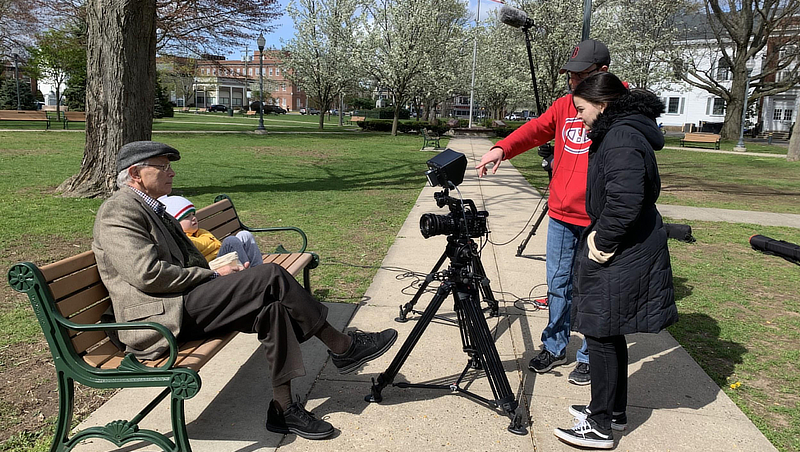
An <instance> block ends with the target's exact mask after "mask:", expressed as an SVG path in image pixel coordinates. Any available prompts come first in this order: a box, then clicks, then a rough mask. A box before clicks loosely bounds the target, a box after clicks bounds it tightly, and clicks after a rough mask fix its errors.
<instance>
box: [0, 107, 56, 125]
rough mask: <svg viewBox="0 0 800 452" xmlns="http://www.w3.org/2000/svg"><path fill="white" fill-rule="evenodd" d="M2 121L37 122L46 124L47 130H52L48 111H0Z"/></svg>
mask: <svg viewBox="0 0 800 452" xmlns="http://www.w3.org/2000/svg"><path fill="white" fill-rule="evenodd" d="M0 121H37V122H44V123H45V129H49V128H50V118H48V117H47V112H46V111H34V110H0Z"/></svg>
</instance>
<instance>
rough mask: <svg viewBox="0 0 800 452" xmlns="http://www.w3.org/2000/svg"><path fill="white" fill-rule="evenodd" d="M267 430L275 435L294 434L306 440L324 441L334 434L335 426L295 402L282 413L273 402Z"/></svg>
mask: <svg viewBox="0 0 800 452" xmlns="http://www.w3.org/2000/svg"><path fill="white" fill-rule="evenodd" d="M267 430H269V431H271V432H275V433H283V434H287V433H294V434H296V435H297V436H301V437H303V438H305V439H324V438H327V437H329V436H331V435H332V434H333V431H334V430H333V426H332V425H331V424H330V423H328V422H326V421H323V420H320V419H317V418H316V417H314V415H313V414H312V413H311V412H310V411H306V409H305V407H303V405H301V404H300V402H295V403H293V404H291V405H289V407H288V408H286V411H283V412H281V410H280V409H279V408H278V404H277V403H275V401H274V400H273V401H272V402H270V403H269V409H268V410H267Z"/></svg>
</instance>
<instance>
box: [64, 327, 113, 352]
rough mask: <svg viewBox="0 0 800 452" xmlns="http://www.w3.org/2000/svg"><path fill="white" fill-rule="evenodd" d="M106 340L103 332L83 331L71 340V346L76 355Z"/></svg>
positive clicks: (106, 337)
mask: <svg viewBox="0 0 800 452" xmlns="http://www.w3.org/2000/svg"><path fill="white" fill-rule="evenodd" d="M107 339H108V336H107V335H106V332H105V331H84V332H83V333H81V334H78V335H76V336H74V337H73V338H72V346H73V347H74V348H75V352H76V353H78V354H81V353H83V352H85V351H86V350H89V349H90V348H92V347H94V346H95V345H96V344H99V343H101V342H103V341H105V340H107Z"/></svg>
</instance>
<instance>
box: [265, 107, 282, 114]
mask: <svg viewBox="0 0 800 452" xmlns="http://www.w3.org/2000/svg"><path fill="white" fill-rule="evenodd" d="M269 113H275V114H276V115H285V114H286V110H284V109H283V108H282V107H280V106H279V105H264V114H269Z"/></svg>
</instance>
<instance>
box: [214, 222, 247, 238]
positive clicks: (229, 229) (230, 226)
mask: <svg viewBox="0 0 800 452" xmlns="http://www.w3.org/2000/svg"><path fill="white" fill-rule="evenodd" d="M239 230H240V228H239V222H238V221H231V222H228V223H225V224H224V225H222V226H220V227H218V228H215V229H213V230H212V229H209V232H211V233H212V234H214V237H216V238H217V240H219V241H220V242H221V241H222V239H224V238H225V237H227V236H229V235H230V234H233V233H236V232H238V231H239Z"/></svg>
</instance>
